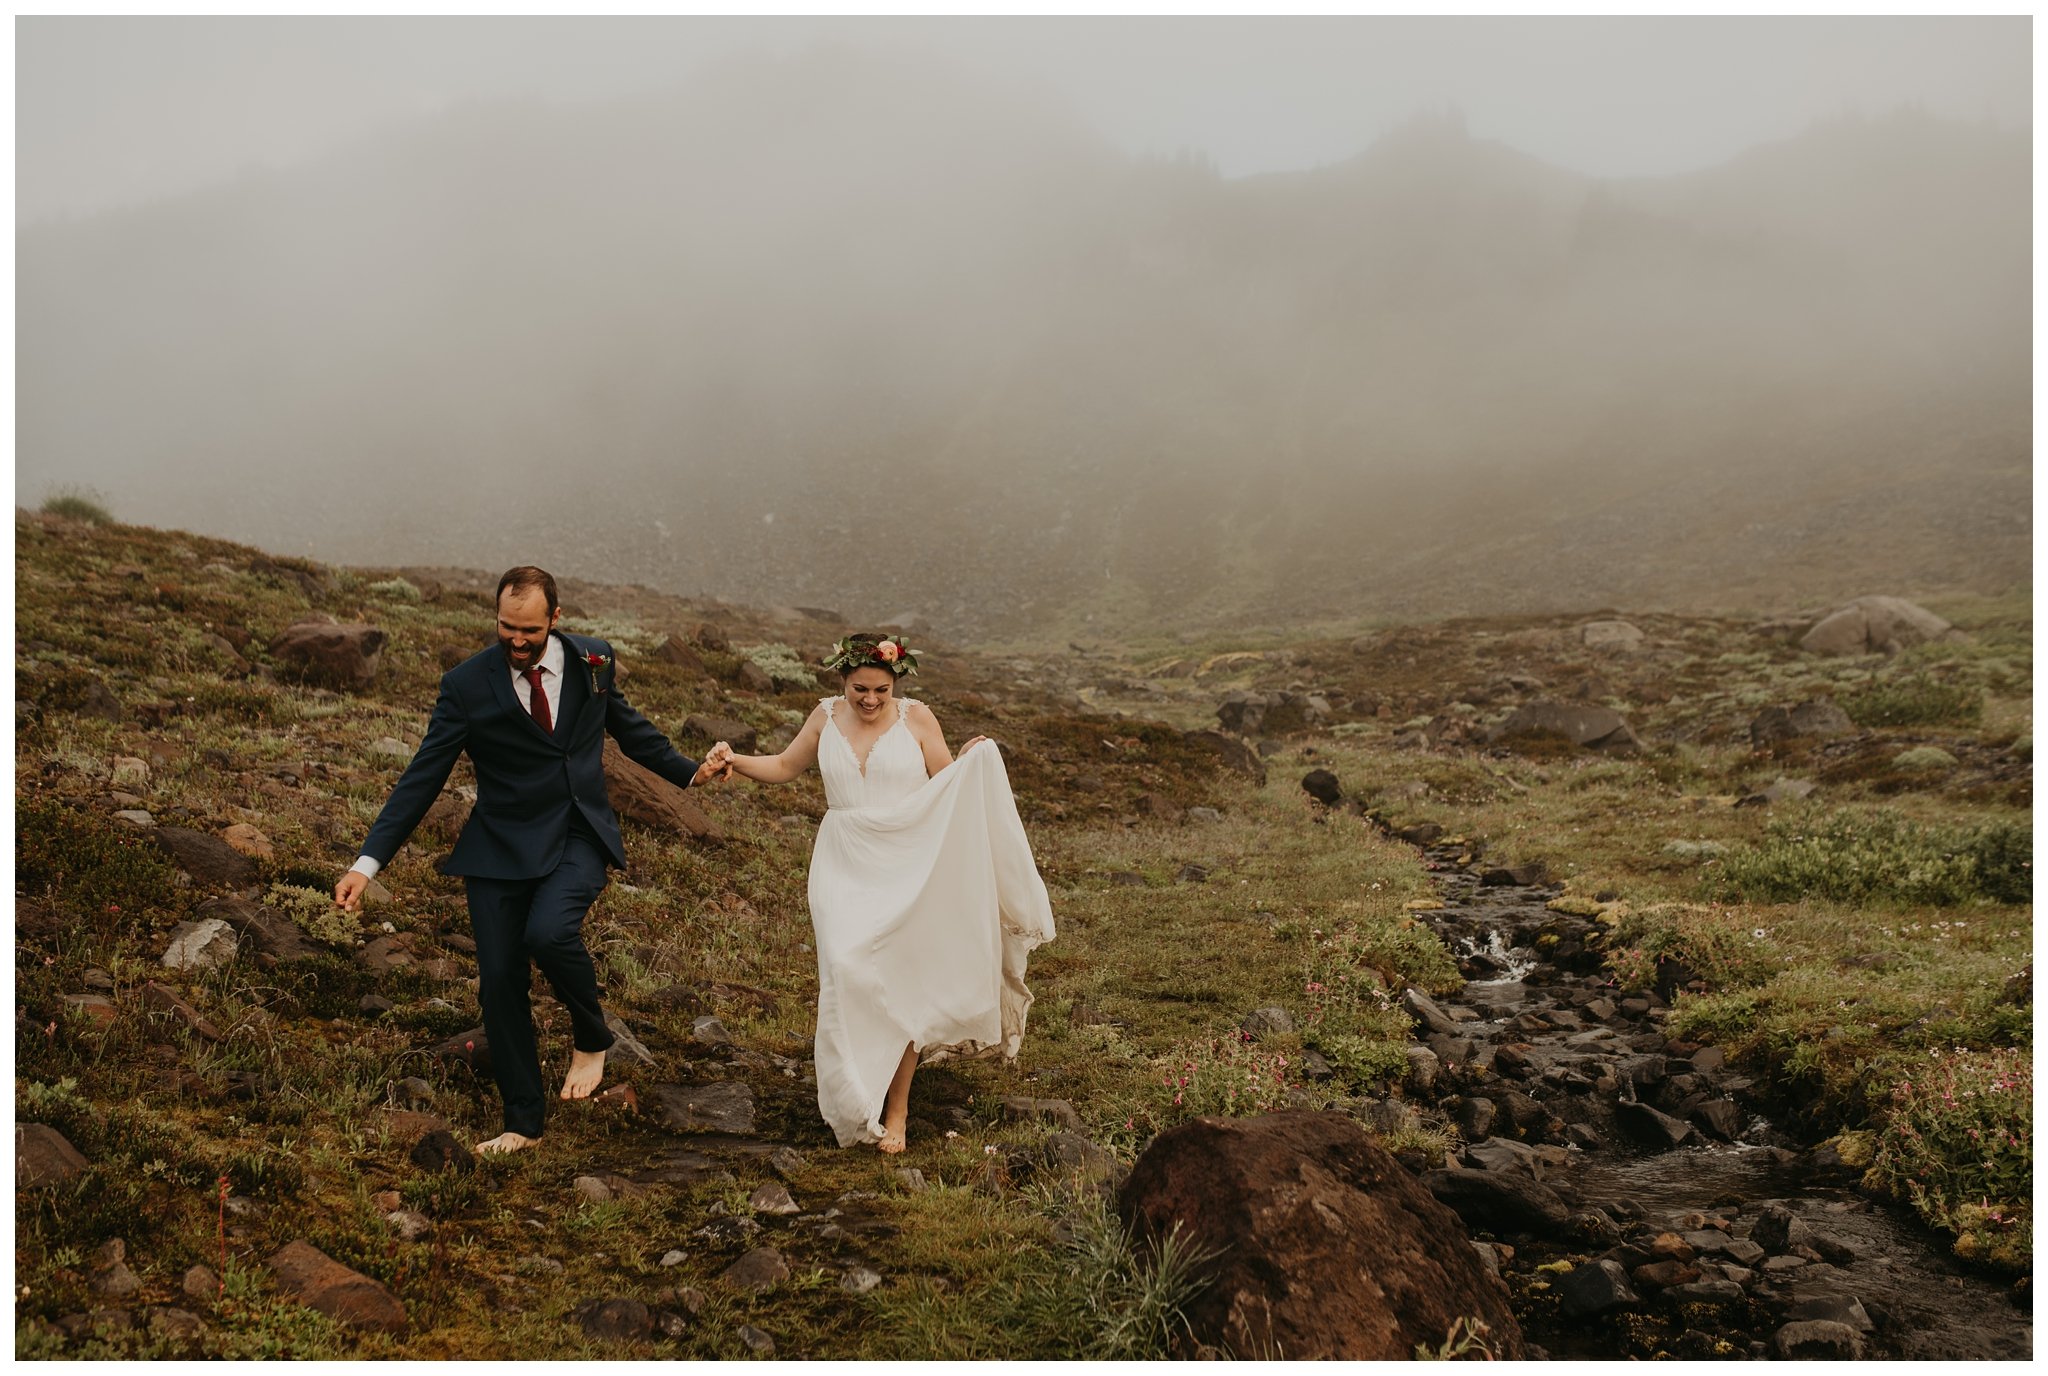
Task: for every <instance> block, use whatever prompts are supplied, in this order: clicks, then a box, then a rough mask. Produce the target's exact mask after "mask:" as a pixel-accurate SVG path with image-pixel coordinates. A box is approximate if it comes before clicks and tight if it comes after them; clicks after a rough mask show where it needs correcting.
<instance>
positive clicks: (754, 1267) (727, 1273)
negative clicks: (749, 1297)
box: [718, 1247, 789, 1291]
mask: <svg viewBox="0 0 2048 1376" xmlns="http://www.w3.org/2000/svg"><path fill="white" fill-rule="evenodd" d="M718 1278H719V1280H721V1281H723V1282H724V1283H725V1284H727V1285H729V1286H731V1287H732V1288H733V1289H735V1290H754V1291H761V1290H770V1289H773V1288H774V1287H775V1285H776V1284H777V1282H780V1281H785V1280H788V1279H789V1263H788V1262H786V1261H784V1260H783V1259H782V1253H780V1252H778V1251H776V1250H775V1249H774V1248H773V1247H756V1248H755V1249H754V1250H753V1251H751V1252H748V1253H747V1254H746V1255H745V1256H743V1257H741V1258H740V1259H739V1260H738V1261H736V1262H734V1263H733V1264H732V1265H730V1266H728V1267H726V1268H725V1270H724V1272H723V1273H722V1274H721V1275H720V1276H719V1277H718Z"/></svg>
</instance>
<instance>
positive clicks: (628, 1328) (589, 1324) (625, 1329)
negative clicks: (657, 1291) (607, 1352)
mask: <svg viewBox="0 0 2048 1376" xmlns="http://www.w3.org/2000/svg"><path fill="white" fill-rule="evenodd" d="M570 1312H571V1314H572V1316H573V1317H574V1318H575V1319H576V1321H577V1322H578V1323H580V1324H581V1325H582V1326H583V1332H584V1333H585V1334H586V1335H587V1336H589V1337H592V1338H596V1339H598V1340H600V1341H602V1342H613V1343H637V1342H645V1341H647V1339H649V1338H651V1337H653V1336H654V1313H653V1311H652V1310H650V1309H648V1307H647V1306H646V1305H644V1304H642V1303H641V1302H640V1301H638V1300H628V1299H611V1300H585V1301H584V1302H583V1303H582V1304H579V1305H577V1306H576V1308H575V1309H573V1310H572V1311H570Z"/></svg>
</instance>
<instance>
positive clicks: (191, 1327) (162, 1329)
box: [149, 1305, 206, 1340]
mask: <svg viewBox="0 0 2048 1376" xmlns="http://www.w3.org/2000/svg"><path fill="white" fill-rule="evenodd" d="M205 1333H206V1320H204V1319H202V1318H200V1317H199V1316H198V1315H197V1314H195V1313H193V1312H192V1311H191V1310H189V1309H174V1308H172V1307H171V1306H169V1305H164V1306H162V1307H161V1308H157V1309H152V1310H150V1311H149V1334H150V1336H151V1337H153V1338H157V1339H160V1340H161V1339H174V1340H176V1339H192V1338H198V1337H202V1336H204V1335H205Z"/></svg>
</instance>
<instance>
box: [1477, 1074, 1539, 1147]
mask: <svg viewBox="0 0 2048 1376" xmlns="http://www.w3.org/2000/svg"><path fill="white" fill-rule="evenodd" d="M1488 1097H1489V1098H1491V1099H1492V1100H1493V1103H1494V1107H1495V1108H1497V1109H1499V1110H1500V1111H1501V1113H1502V1114H1504V1115H1505V1116H1506V1118H1507V1122H1508V1124H1509V1125H1510V1126H1512V1127H1513V1128H1514V1130H1515V1131H1516V1132H1517V1133H1519V1134H1521V1135H1523V1136H1531V1137H1533V1136H1539V1135H1541V1134H1542V1133H1544V1132H1545V1131H1547V1130H1548V1128H1549V1126H1550V1110H1549V1109H1547V1108H1545V1107H1543V1105H1542V1104H1540V1103H1538V1102H1537V1101H1536V1100H1535V1099H1534V1098H1533V1097H1531V1096H1530V1095H1527V1094H1524V1093H1523V1092H1522V1091H1521V1090H1519V1089H1514V1088H1512V1087H1510V1086H1508V1085H1504V1084H1496V1085H1490V1086H1488ZM1494 1122H1495V1126H1494V1131H1495V1132H1499V1131H1500V1130H1501V1129H1500V1120H1499V1119H1495V1120H1494Z"/></svg>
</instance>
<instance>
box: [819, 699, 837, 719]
mask: <svg viewBox="0 0 2048 1376" xmlns="http://www.w3.org/2000/svg"><path fill="white" fill-rule="evenodd" d="M838 701H839V699H838V698H819V699H818V706H820V707H822V708H824V709H825V720H826V721H830V720H832V708H833V706H834V705H835V704H837V703H838Z"/></svg>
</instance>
